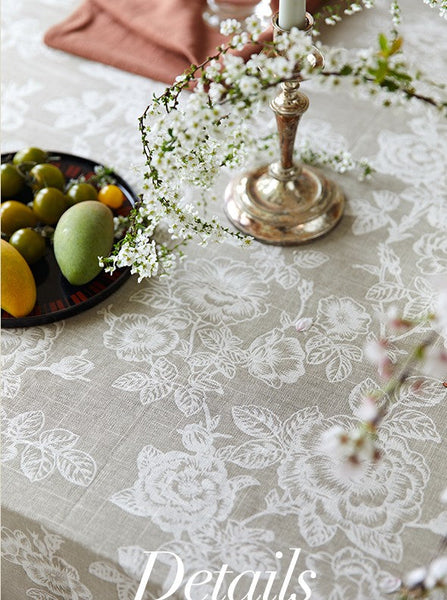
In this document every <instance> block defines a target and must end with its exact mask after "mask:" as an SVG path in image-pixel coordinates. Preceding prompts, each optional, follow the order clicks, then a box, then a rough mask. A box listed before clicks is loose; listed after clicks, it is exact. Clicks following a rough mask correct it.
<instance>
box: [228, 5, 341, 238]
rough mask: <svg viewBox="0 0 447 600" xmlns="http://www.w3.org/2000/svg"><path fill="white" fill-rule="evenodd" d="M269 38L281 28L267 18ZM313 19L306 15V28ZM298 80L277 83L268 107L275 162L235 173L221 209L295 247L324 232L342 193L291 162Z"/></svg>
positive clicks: (316, 58)
mask: <svg viewBox="0 0 447 600" xmlns="http://www.w3.org/2000/svg"><path fill="white" fill-rule="evenodd" d="M272 22H273V31H274V36H277V35H278V34H280V33H282V32H283V31H284V30H283V29H282V28H281V27H279V25H278V15H277V14H276V15H274V17H273V20H272ZM312 26H313V17H312V15H310V14H309V13H306V27H305V30H306V31H310V30H311V29H312ZM310 58H311V60H312V62H313V64H314V65H315V67H322V66H323V56H322V55H321V53H320V52H319V50H318V49H317V48H314V49H313V51H312V56H311V57H310ZM301 81H302V78H301V76H300V73H299V72H297V73H296V76H295V77H294V79H293V80H289V81H285V82H283V83H281V85H280V88H281V89H280V91H279V93H278V95H277V96H276V98H274V100H273V101H272V102H271V104H270V107H271V108H272V110H273V112H274V113H275V116H276V122H277V127H278V133H279V147H280V160H279V161H278V162H274V163H271V164H269V165H264V166H262V167H259V168H257V169H255V170H253V171H250V172H248V173H244V174H242V175H240V176H239V177H238V178H237V179H235V180H234V181H232V182H231V183H230V184H229V185H228V187H227V190H226V193H225V212H226V215H227V217H228V219H229V220H230V221H231V222H232V223H233V225H234V226H235V227H236V228H237V229H239V230H240V231H242V232H244V233H247V234H248V235H251V236H253V237H254V238H256V239H258V240H260V241H261V242H265V243H268V244H277V245H283V246H286V245H295V244H301V243H304V242H307V241H309V240H312V239H315V238H318V237H320V236H322V235H325V234H326V233H328V232H329V231H330V230H331V229H332V228H333V227H335V225H336V224H337V223H338V222H339V220H340V219H341V217H342V214H343V208H344V195H343V192H342V191H341V189H340V188H339V186H338V185H337V184H335V183H334V182H332V181H330V180H329V179H327V178H326V177H325V176H324V175H323V174H322V173H321V171H319V170H318V169H315V168H313V167H309V166H306V165H301V164H297V163H295V162H294V160H293V152H294V144H295V138H296V132H297V128H298V124H299V122H300V119H301V117H302V115H303V114H304V113H305V112H306V110H307V108H308V107H309V99H308V98H307V96H306V95H305V94H303V93H302V92H301V91H300V90H299V87H300V83H301Z"/></svg>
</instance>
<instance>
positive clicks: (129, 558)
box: [118, 546, 148, 581]
mask: <svg viewBox="0 0 447 600" xmlns="http://www.w3.org/2000/svg"><path fill="white" fill-rule="evenodd" d="M147 559H148V557H147V555H146V554H144V550H143V548H140V546H126V547H125V548H118V563H119V565H120V567H121V568H122V569H123V571H124V572H125V573H126V574H127V575H129V577H131V578H132V579H136V580H137V581H140V579H141V577H142V576H143V573H144V567H145V566H146V563H147Z"/></svg>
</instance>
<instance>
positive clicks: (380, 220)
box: [352, 206, 388, 235]
mask: <svg viewBox="0 0 447 600" xmlns="http://www.w3.org/2000/svg"><path fill="white" fill-rule="evenodd" d="M387 222H388V217H387V215H386V214H385V213H384V212H383V211H382V210H379V209H376V208H373V207H372V206H368V208H366V209H365V208H363V213H362V214H361V215H360V214H357V217H356V219H355V221H354V223H353V224H352V233H353V234H354V235H363V234H365V233H370V232H371V231H376V230H377V229H380V228H381V227H383V226H384V225H386V224H387Z"/></svg>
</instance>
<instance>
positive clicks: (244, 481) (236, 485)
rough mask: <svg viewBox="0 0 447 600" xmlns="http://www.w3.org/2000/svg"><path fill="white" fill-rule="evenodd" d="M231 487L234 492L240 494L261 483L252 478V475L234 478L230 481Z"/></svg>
mask: <svg viewBox="0 0 447 600" xmlns="http://www.w3.org/2000/svg"><path fill="white" fill-rule="evenodd" d="M228 483H229V484H230V487H231V489H232V490H234V492H238V491H239V490H242V489H244V488H246V487H250V486H252V485H260V484H259V481H258V480H257V479H255V478H254V477H250V475H238V476H237V477H233V479H230V480H229V481H228Z"/></svg>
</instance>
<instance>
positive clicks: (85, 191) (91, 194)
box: [67, 183, 98, 206]
mask: <svg viewBox="0 0 447 600" xmlns="http://www.w3.org/2000/svg"><path fill="white" fill-rule="evenodd" d="M67 198H68V203H69V204H70V206H71V205H73V204H77V203H78V202H84V201H85V200H97V199H98V192H97V191H96V188H95V187H93V186H92V184H91V183H75V184H73V185H72V186H70V187H69V189H68V191H67Z"/></svg>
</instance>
